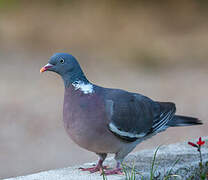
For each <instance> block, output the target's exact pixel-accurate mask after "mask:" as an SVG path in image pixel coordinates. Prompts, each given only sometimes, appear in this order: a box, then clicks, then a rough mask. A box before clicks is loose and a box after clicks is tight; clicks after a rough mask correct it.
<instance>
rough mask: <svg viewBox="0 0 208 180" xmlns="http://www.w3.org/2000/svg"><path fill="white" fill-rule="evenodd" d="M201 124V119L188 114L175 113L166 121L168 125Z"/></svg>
mask: <svg viewBox="0 0 208 180" xmlns="http://www.w3.org/2000/svg"><path fill="white" fill-rule="evenodd" d="M201 124H203V123H202V121H201V120H199V119H197V118H194V117H188V116H179V115H175V116H174V117H173V119H172V120H171V121H169V122H168V124H167V125H168V126H172V127H174V126H192V125H201Z"/></svg>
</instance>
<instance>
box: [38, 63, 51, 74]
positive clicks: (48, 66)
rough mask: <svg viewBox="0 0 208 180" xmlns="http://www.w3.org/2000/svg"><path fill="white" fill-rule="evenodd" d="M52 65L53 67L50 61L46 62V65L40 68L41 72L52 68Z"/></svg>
mask: <svg viewBox="0 0 208 180" xmlns="http://www.w3.org/2000/svg"><path fill="white" fill-rule="evenodd" d="M51 67H53V65H52V64H50V63H48V64H46V65H45V66H43V67H42V68H41V69H40V73H43V72H45V71H47V70H48V69H50V68H51Z"/></svg>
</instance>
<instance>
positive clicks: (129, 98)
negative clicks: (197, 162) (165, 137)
mask: <svg viewBox="0 0 208 180" xmlns="http://www.w3.org/2000/svg"><path fill="white" fill-rule="evenodd" d="M45 71H53V72H55V73H57V74H59V75H60V76H61V77H62V79H63V82H64V86H65V92H64V105H63V121H64V127H65V130H66V132H67V134H68V135H69V136H70V138H71V139H72V140H73V141H74V142H75V143H76V144H78V145H79V146H80V147H82V148H84V149H87V150H88V151H91V152H94V153H96V154H97V155H98V156H99V161H98V163H97V165H96V166H93V167H90V168H82V170H83V171H90V172H91V173H94V172H97V171H100V172H102V173H105V174H106V175H112V174H122V173H123V171H122V167H121V163H122V162H123V160H124V158H125V157H126V156H127V155H128V154H129V153H130V152H131V151H132V150H133V149H134V148H135V147H136V146H137V145H138V144H139V143H141V142H142V141H144V140H146V139H148V138H150V137H152V136H153V135H156V134H157V133H159V132H162V131H164V130H166V129H167V128H168V127H176V126H190V125H200V124H202V122H201V121H200V120H199V119H198V118H194V117H188V116H181V115H176V114H175V112H176V107H175V104H174V103H172V102H158V101H154V100H152V99H150V98H148V97H146V96H144V95H142V94H138V93H133V92H128V91H125V90H121V89H111V88H104V87H101V86H98V85H95V84H93V83H91V82H90V81H89V80H88V79H87V78H86V76H85V74H84V73H83V71H82V69H81V67H80V65H79V63H78V61H77V60H76V58H75V57H74V56H72V55H70V54H68V53H56V54H54V55H53V56H52V57H51V58H50V59H49V61H48V64H46V65H45V66H43V67H42V68H41V69H40V72H45ZM109 153H111V154H115V157H114V159H115V160H116V162H117V165H116V167H115V168H114V169H109V168H107V167H106V166H103V161H104V160H105V158H106V156H107V154H109Z"/></svg>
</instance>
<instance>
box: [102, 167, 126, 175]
mask: <svg viewBox="0 0 208 180" xmlns="http://www.w3.org/2000/svg"><path fill="white" fill-rule="evenodd" d="M114 174H118V175H124V173H123V171H122V168H116V169H113V170H106V171H105V175H106V176H107V175H114Z"/></svg>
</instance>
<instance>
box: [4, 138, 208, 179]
mask: <svg viewBox="0 0 208 180" xmlns="http://www.w3.org/2000/svg"><path fill="white" fill-rule="evenodd" d="M203 140H206V143H205V145H204V146H203V147H202V157H203V162H204V163H205V162H208V137H203ZM196 141H197V140H192V142H196ZM154 152H155V149H151V150H143V151H139V152H136V153H131V154H130V155H129V156H128V157H127V158H126V160H125V164H126V165H127V166H129V167H132V166H133V164H134V165H135V171H136V172H138V173H140V174H142V175H143V177H144V179H148V177H149V175H150V168H151V164H152V158H153V156H154ZM178 158H180V160H179V161H178V163H177V164H176V165H175V166H174V168H173V169H172V173H173V174H178V175H181V176H182V179H185V178H187V177H191V176H192V175H195V174H196V172H197V170H198V168H199V153H198V152H197V150H196V148H193V147H191V146H190V145H188V144H187V142H184V143H177V144H170V145H164V146H161V147H160V149H159V151H158V153H157V157H156V164H157V165H156V166H158V168H157V172H156V175H160V176H159V178H158V179H163V177H164V175H165V173H167V171H168V170H170V168H172V167H173V164H174V163H175V162H176V160H177V159H178ZM93 164H95V163H86V164H84V165H81V166H74V167H68V168H64V169H56V170H50V171H45V172H40V173H36V174H31V175H27V176H21V177H16V178H9V179H7V180H102V179H103V178H102V176H100V174H99V173H94V174H90V173H88V172H82V171H80V170H78V168H79V167H88V166H92V165H93ZM105 165H108V166H110V167H113V166H115V162H114V160H113V158H108V159H107V160H106V161H105ZM207 170H208V167H207ZM136 177H137V178H136V179H141V175H139V174H137V175H136ZM107 179H108V180H109V179H110V180H125V176H121V175H113V176H108V177H107ZM194 179H195V180H197V178H196V177H195V178H194Z"/></svg>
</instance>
